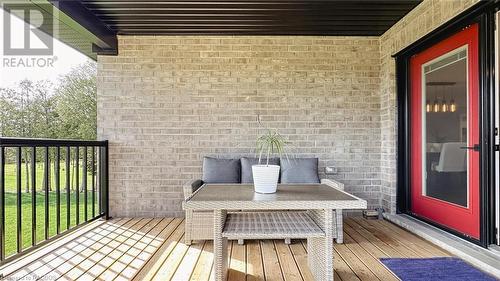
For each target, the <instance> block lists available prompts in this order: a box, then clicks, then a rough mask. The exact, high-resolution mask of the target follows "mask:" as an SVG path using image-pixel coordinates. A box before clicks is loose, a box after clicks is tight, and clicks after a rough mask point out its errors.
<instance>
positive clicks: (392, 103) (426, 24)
mask: <svg viewBox="0 0 500 281" xmlns="http://www.w3.org/2000/svg"><path fill="white" fill-rule="evenodd" d="M476 2H478V0H425V1H424V2H422V3H421V4H420V5H418V6H417V7H416V8H415V9H414V10H412V11H411V12H410V13H409V14H408V15H406V16H405V17H404V18H402V19H401V20H400V21H399V22H398V23H396V24H395V25H394V26H393V27H391V29H389V30H388V31H387V32H385V33H384V34H383V35H382V36H381V37H380V50H381V51H380V55H381V69H380V79H381V80H380V82H381V85H380V91H381V92H380V98H381V144H382V148H381V153H382V155H381V180H382V186H381V188H382V197H381V199H382V206H383V207H384V208H385V209H386V210H387V211H389V212H392V213H394V212H395V211H396V144H397V134H396V130H397V122H396V120H397V107H396V82H395V78H396V76H395V61H394V59H393V58H392V57H391V56H392V55H393V54H395V53H397V52H398V51H400V50H402V49H403V48H405V47H406V46H408V45H410V44H411V43H413V42H415V41H416V40H418V39H419V38H421V37H422V36H424V35H426V34H427V33H429V32H431V31H432V30H434V29H436V28H437V27H439V26H440V25H442V24H443V23H445V22H446V21H448V20H450V19H451V18H453V17H454V16H456V15H458V14H459V13H460V12H462V11H464V10H466V9H467V8H469V7H470V6H472V5H473V4H475V3H476Z"/></svg>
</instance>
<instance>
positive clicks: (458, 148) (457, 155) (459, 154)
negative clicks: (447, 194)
mask: <svg viewBox="0 0 500 281" xmlns="http://www.w3.org/2000/svg"><path fill="white" fill-rule="evenodd" d="M465 146H467V144H466V143H463V142H447V143H443V145H442V147H441V153H440V154H439V162H438V163H437V165H436V166H435V167H434V170H435V171H436V172H442V173H444V172H447V173H448V172H465V171H467V149H465V148H464V147H465Z"/></svg>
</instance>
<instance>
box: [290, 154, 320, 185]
mask: <svg viewBox="0 0 500 281" xmlns="http://www.w3.org/2000/svg"><path fill="white" fill-rule="evenodd" d="M280 164H281V183H319V182H320V180H319V175H318V158H291V159H290V160H287V159H281V161H280Z"/></svg>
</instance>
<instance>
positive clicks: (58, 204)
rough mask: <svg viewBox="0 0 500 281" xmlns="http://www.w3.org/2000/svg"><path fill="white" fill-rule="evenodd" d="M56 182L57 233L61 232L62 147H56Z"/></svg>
mask: <svg viewBox="0 0 500 281" xmlns="http://www.w3.org/2000/svg"><path fill="white" fill-rule="evenodd" d="M55 161H56V162H55V171H54V177H55V184H56V234H59V232H61V175H60V170H61V148H60V147H59V146H58V147H56V159H55Z"/></svg>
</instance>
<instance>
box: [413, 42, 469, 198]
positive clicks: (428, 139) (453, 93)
mask: <svg viewBox="0 0 500 281" xmlns="http://www.w3.org/2000/svg"><path fill="white" fill-rule="evenodd" d="M467 96H468V91H467V47H461V48H458V49H456V50H453V51H451V52H449V53H447V54H445V55H443V56H441V57H438V58H436V59H434V60H432V61H430V62H428V63H425V64H423V65H422V102H423V103H425V105H424V106H422V109H424V112H423V114H422V115H423V120H422V136H423V138H422V152H423V155H422V159H423V161H422V163H423V165H424V167H422V169H423V170H424V171H425V180H423V181H422V184H423V186H422V195H424V196H428V197H432V198H435V199H438V200H442V201H445V202H448V203H452V204H457V205H460V206H463V207H467V205H468V200H467V199H468V181H467V174H468V173H467V170H468V169H467V149H466V147H467V146H468V143H467V135H468V125H467V120H468V102H467Z"/></svg>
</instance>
